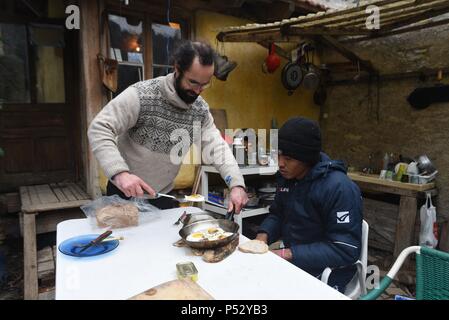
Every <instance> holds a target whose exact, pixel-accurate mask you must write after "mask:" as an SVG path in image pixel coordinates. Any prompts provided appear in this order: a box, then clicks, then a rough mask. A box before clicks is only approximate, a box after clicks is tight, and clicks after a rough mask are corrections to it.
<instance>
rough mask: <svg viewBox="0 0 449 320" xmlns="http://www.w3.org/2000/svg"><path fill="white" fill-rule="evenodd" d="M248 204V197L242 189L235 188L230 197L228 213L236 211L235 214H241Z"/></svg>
mask: <svg viewBox="0 0 449 320" xmlns="http://www.w3.org/2000/svg"><path fill="white" fill-rule="evenodd" d="M247 202H248V195H247V194H246V191H245V189H244V188H242V187H239V186H237V187H233V188H232V189H231V195H230V196H229V204H228V212H231V211H232V210H234V209H235V213H237V214H238V213H240V211H241V210H242V208H243V207H244V206H245V204H246V203H247Z"/></svg>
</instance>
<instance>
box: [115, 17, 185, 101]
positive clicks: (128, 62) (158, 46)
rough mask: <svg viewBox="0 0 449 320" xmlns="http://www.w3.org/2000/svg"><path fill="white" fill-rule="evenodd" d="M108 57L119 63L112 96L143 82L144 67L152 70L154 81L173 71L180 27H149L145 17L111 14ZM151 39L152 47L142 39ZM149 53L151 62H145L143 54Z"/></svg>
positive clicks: (158, 25) (174, 25)
mask: <svg viewBox="0 0 449 320" xmlns="http://www.w3.org/2000/svg"><path fill="white" fill-rule="evenodd" d="M108 21H109V34H110V38H109V41H110V46H109V58H111V59H114V60H117V62H118V77H117V78H118V84H117V92H115V94H114V95H113V96H114V97H115V96H117V95H118V94H120V93H121V92H122V91H123V90H125V89H126V88H127V87H129V86H130V85H132V84H134V83H136V82H138V81H142V80H144V79H145V67H147V68H152V71H153V78H156V77H159V76H164V75H167V74H168V73H170V72H172V71H173V66H172V62H171V61H170V57H171V55H172V54H173V50H174V47H175V45H176V42H177V41H179V40H180V39H181V38H182V35H181V27H180V24H177V23H170V25H164V24H160V23H154V22H153V23H151V24H149V25H148V26H149V27H148V28H146V27H145V26H146V24H145V23H144V21H145V18H144V17H143V16H141V17H131V16H122V15H117V14H112V13H110V14H109V15H108ZM149 37H151V40H152V41H151V42H152V47H151V48H150V47H148V46H147V45H146V44H145V41H144V39H148V38H149ZM146 50H151V52H152V55H153V63H152V65H151V63H150V62H149V61H145V51H146Z"/></svg>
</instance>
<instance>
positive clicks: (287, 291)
mask: <svg viewBox="0 0 449 320" xmlns="http://www.w3.org/2000/svg"><path fill="white" fill-rule="evenodd" d="M183 210H187V212H189V213H192V212H196V211H199V209H198V208H193V207H189V208H178V209H171V210H163V211H160V214H159V215H158V216H156V217H155V218H153V219H152V221H151V222H147V223H145V224H142V225H139V226H138V227H134V228H126V229H118V230H115V231H114V235H115V236H120V235H121V236H124V237H125V239H124V240H123V241H120V245H119V246H118V247H117V248H116V249H115V250H113V251H111V252H108V253H106V254H104V255H100V256H96V257H88V258H76V257H71V256H66V255H64V254H62V253H61V252H59V251H58V253H57V259H56V261H57V263H56V299H59V300H65V299H108V300H109V299H127V298H129V297H131V296H134V295H136V294H138V293H140V292H142V291H145V290H147V289H149V288H151V287H154V286H156V285H159V284H161V283H163V282H166V281H170V280H174V279H176V263H178V262H181V261H192V262H193V263H194V264H195V265H196V267H197V269H198V275H199V280H198V284H199V285H200V286H201V287H202V288H203V289H205V290H206V291H207V292H208V293H209V294H211V295H212V296H213V297H214V298H215V299H219V300H228V299H236V300H250V299H251V300H253V299H254V300H259V299H269V300H296V299H348V298H347V297H346V296H344V295H343V294H341V293H339V292H338V291H336V290H334V289H332V288H331V287H329V286H327V285H326V284H324V283H322V282H321V281H319V280H318V279H316V278H314V277H312V276H311V275H309V274H308V273H306V272H304V271H302V270H301V269H299V268H297V267H296V266H294V265H293V264H291V263H289V262H287V261H285V260H283V259H281V258H280V257H278V256H277V255H275V254H273V253H271V252H268V253H266V254H263V255H254V254H245V253H242V252H240V251H239V250H236V251H235V252H234V253H233V254H232V255H230V256H229V257H227V258H226V259H224V260H223V261H221V262H219V263H207V262H204V261H203V260H202V259H201V257H198V256H194V255H193V254H192V253H191V250H190V249H188V248H179V247H174V246H173V245H172V244H173V243H174V242H176V241H177V240H179V239H180V237H179V234H178V231H179V229H180V226H174V225H173V222H174V221H176V220H177V219H178V217H179V216H180V215H181V213H182V211H183ZM99 232H101V230H99V229H96V228H94V227H92V226H91V224H90V223H89V221H88V220H87V219H76V220H67V221H64V222H61V223H59V224H58V229H57V246H59V244H60V243H61V242H62V241H64V240H66V239H68V238H70V237H73V236H77V235H81V234H89V233H99ZM247 240H248V239H247V238H246V237H244V236H242V235H241V236H240V243H243V242H244V241H247Z"/></svg>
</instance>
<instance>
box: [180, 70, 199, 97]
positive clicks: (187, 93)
mask: <svg viewBox="0 0 449 320" xmlns="http://www.w3.org/2000/svg"><path fill="white" fill-rule="evenodd" d="M182 76H183V75H182V74H180V75H179V76H178V77H177V78H176V79H175V90H176V93H177V94H178V96H179V97H180V98H181V100H182V101H184V102H185V103H187V104H192V103H194V102H195V101H196V99H198V96H199V95H198V94H196V93H195V91H192V90H186V89H183V88H182V87H181V80H182Z"/></svg>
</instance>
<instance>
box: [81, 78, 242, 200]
mask: <svg viewBox="0 0 449 320" xmlns="http://www.w3.org/2000/svg"><path fill="white" fill-rule="evenodd" d="M199 128H201V130H199ZM176 129H178V130H177V131H174V130H176ZM179 129H181V131H180V130H179ZM194 130H196V131H197V132H198V133H199V134H198V135H194ZM200 131H201V132H200ZM183 132H184V133H185V135H184V138H185V137H186V136H187V138H188V139H187V140H189V141H187V142H185V141H184V142H181V143H180V142H179V141H181V140H180V139H181V138H180V137H179V136H178V135H177V133H183ZM88 137H89V142H90V145H91V148H92V151H93V153H94V155H95V157H96V158H97V160H98V161H99V163H100V165H101V167H102V168H103V171H104V172H105V174H106V176H107V177H108V178H109V179H111V178H112V177H113V176H114V175H116V174H117V173H120V172H123V171H129V172H131V173H133V174H135V175H137V176H139V177H140V178H141V179H143V180H144V181H145V182H146V183H147V184H149V185H150V186H151V187H152V188H153V189H154V190H155V191H156V192H169V191H170V190H172V188H173V181H174V179H175V177H176V175H177V174H178V172H179V169H180V166H181V164H180V163H179V161H175V162H174V161H172V159H173V155H177V154H178V153H179V154H181V153H180V152H178V151H179V150H180V149H181V148H182V150H184V152H183V153H182V154H184V155H185V151H187V150H188V149H189V147H190V145H191V144H192V143H193V142H195V141H194V137H199V138H198V139H197V140H198V141H197V143H198V146H199V145H200V146H201V149H202V150H203V151H207V152H206V154H212V156H209V157H207V156H205V155H204V152H202V154H203V155H202V160H203V163H208V164H212V165H214V167H215V168H216V169H217V170H218V171H219V172H220V174H221V177H222V178H223V180H224V181H225V182H226V184H227V185H228V187H229V188H232V187H234V186H243V187H244V186H245V183H244V180H243V176H242V174H241V173H240V170H239V167H238V164H237V162H236V161H235V159H234V157H233V155H232V152H231V150H230V148H229V146H228V145H227V144H226V143H225V141H224V140H223V138H222V137H221V135H220V132H219V131H218V129H217V128H216V127H215V124H214V122H213V118H212V115H211V114H210V112H209V106H208V104H207V103H206V101H205V100H204V99H203V98H201V97H198V99H197V100H196V101H195V102H194V103H193V104H191V105H187V104H186V103H185V102H184V101H182V100H181V99H180V98H179V96H178V95H177V93H176V91H175V88H174V74H173V73H171V74H168V75H167V76H165V77H159V78H155V79H151V80H146V81H142V82H138V83H136V84H134V85H132V86H130V87H128V88H127V89H126V90H125V91H123V92H122V93H121V94H119V95H118V96H117V97H116V98H115V99H113V100H111V101H110V102H109V103H108V104H107V105H106V106H105V107H104V108H103V109H102V110H101V111H100V112H99V113H98V114H97V116H96V117H95V118H94V120H93V121H92V123H91V124H90V126H89V130H88ZM184 138H183V139H184ZM195 143H196V142H195ZM175 158H176V157H175ZM178 159H182V156H181V158H179V157H178Z"/></svg>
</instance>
